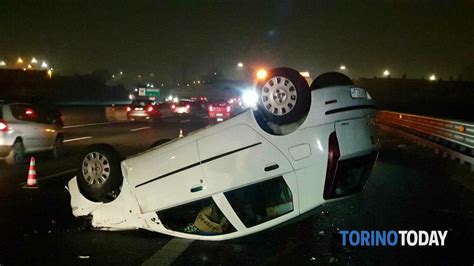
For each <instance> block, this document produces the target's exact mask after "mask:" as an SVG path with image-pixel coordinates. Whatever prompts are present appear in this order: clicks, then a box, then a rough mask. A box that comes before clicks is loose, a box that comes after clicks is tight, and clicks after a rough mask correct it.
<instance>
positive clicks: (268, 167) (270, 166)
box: [264, 163, 280, 172]
mask: <svg viewBox="0 0 474 266" xmlns="http://www.w3.org/2000/svg"><path fill="white" fill-rule="evenodd" d="M279 167H280V166H279V165H278V164H276V163H275V164H272V165H269V166H266V167H265V168H264V170H265V172H268V171H273V170H275V169H278V168H279Z"/></svg>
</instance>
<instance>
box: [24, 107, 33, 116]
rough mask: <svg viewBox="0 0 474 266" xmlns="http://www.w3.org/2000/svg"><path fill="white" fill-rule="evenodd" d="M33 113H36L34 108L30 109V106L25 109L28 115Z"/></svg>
mask: <svg viewBox="0 0 474 266" xmlns="http://www.w3.org/2000/svg"><path fill="white" fill-rule="evenodd" d="M33 113H34V111H33V109H30V108H28V109H26V111H25V114H27V115H32V114H33Z"/></svg>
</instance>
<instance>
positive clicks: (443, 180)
mask: <svg viewBox="0 0 474 266" xmlns="http://www.w3.org/2000/svg"><path fill="white" fill-rule="evenodd" d="M205 122H206V121H205V119H202V118H196V117H194V118H189V117H179V118H175V117H173V118H168V119H167V120H166V121H165V122H164V123H163V124H162V125H159V126H156V127H151V126H150V125H149V124H148V123H145V122H133V123H131V122H122V123H109V124H99V125H87V126H82V127H71V128H66V129H65V131H66V140H69V141H68V142H66V145H67V153H66V155H65V157H64V158H63V159H61V160H52V159H51V158H50V156H49V155H48V154H41V155H39V156H38V158H37V167H38V169H37V171H38V175H39V178H40V181H39V183H40V189H39V190H35V191H31V190H24V189H21V183H22V182H24V181H25V178H26V173H27V164H25V165H22V166H18V167H14V168H9V167H6V166H4V165H2V166H0V167H1V168H0V211H1V215H0V265H12V264H13V265H15V264H27V263H28V264H34V265H39V264H62V265H75V264H80V265H82V264H85V265H90V264H98V265H141V264H144V265H165V264H175V265H183V264H184V265H195V264H213V265H214V264H225V265H228V264H231V265H245V264H267V265H274V264H291V265H296V264H317V265H324V264H331V263H333V264H335V265H347V264H349V265H358V264H362V265H366V264H414V263H417V264H442V265H445V264H465V265H466V264H467V265H473V263H474V254H473V253H472V250H473V247H474V244H473V243H474V226H473V224H474V195H473V192H472V191H470V190H468V189H466V188H465V187H463V186H462V185H460V184H459V183H457V182H455V181H453V178H452V177H453V176H454V175H467V176H468V177H469V176H470V178H474V176H473V174H471V173H469V170H468V167H467V166H460V165H458V164H456V163H455V162H452V161H449V160H445V159H442V158H441V157H438V156H435V155H434V154H432V153H430V152H429V151H428V150H425V149H422V148H420V147H418V146H415V145H414V144H411V143H409V142H407V141H405V140H402V139H400V138H398V137H397V136H395V135H391V134H388V133H384V132H381V138H382V149H381V152H380V156H379V159H378V161H377V164H376V166H375V168H374V171H373V173H372V175H371V177H370V179H369V181H368V183H367V185H366V187H365V190H364V191H363V192H362V193H360V194H359V195H357V196H354V197H351V198H349V199H345V200H342V201H337V202H333V203H330V204H327V205H324V206H322V207H320V208H318V209H317V210H315V213H314V215H312V216H310V217H308V218H306V219H304V220H302V221H299V222H296V223H293V224H290V225H286V226H283V227H280V228H276V229H272V230H269V231H266V232H264V233H260V234H257V235H253V236H248V237H244V238H241V239H236V240H230V241H224V242H206V241H190V240H183V239H178V238H172V237H169V236H166V235H161V234H158V233H153V232H147V231H144V230H136V231H120V232H108V231H97V230H93V229H91V228H90V227H89V226H88V225H87V221H85V220H82V219H76V218H74V217H72V215H71V209H70V206H69V195H68V193H67V191H66V190H65V188H64V186H65V184H66V182H67V181H68V180H69V179H70V178H71V177H72V176H73V175H74V169H75V168H76V167H77V159H76V157H77V156H76V155H77V154H78V153H79V152H80V150H81V149H82V148H84V147H85V146H87V145H89V144H92V143H101V142H103V143H109V144H111V145H113V146H114V147H116V148H117V149H118V150H119V151H120V152H121V154H122V155H123V156H124V157H125V156H127V155H130V154H133V153H136V152H139V151H142V150H145V149H146V148H147V147H149V146H150V145H151V144H152V143H153V142H154V141H156V140H158V139H162V138H176V137H178V133H179V129H183V131H184V133H185V134H186V133H189V132H191V131H193V130H196V129H199V128H202V127H204V126H205V125H206V123H205ZM339 230H426V231H429V230H448V236H447V239H446V246H444V247H416V248H415V247H400V246H395V247H355V248H354V247H349V248H348V247H343V246H342V245H341V237H340V234H339V233H338V231H339Z"/></svg>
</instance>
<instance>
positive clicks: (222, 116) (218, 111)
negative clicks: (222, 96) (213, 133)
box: [207, 100, 234, 124]
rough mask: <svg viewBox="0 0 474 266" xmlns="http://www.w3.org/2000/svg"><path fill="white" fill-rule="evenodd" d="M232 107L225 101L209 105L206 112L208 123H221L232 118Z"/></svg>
mask: <svg viewBox="0 0 474 266" xmlns="http://www.w3.org/2000/svg"><path fill="white" fill-rule="evenodd" d="M232 107H233V104H231V103H229V102H228V101H227V100H218V101H214V102H212V103H210V104H209V108H208V112H207V113H208V117H209V123H210V124H215V123H217V122H222V121H224V120H226V119H229V118H230V117H232V114H233V112H234V109H233V108H232Z"/></svg>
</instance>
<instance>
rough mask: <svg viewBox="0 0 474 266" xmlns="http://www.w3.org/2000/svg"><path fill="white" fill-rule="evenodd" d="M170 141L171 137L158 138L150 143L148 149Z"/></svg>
mask: <svg viewBox="0 0 474 266" xmlns="http://www.w3.org/2000/svg"><path fill="white" fill-rule="evenodd" d="M170 141H171V139H159V140H157V141H155V142H153V144H151V146H150V149H151V148H154V147H158V146H160V145H163V144H165V143H166V142H170Z"/></svg>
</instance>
